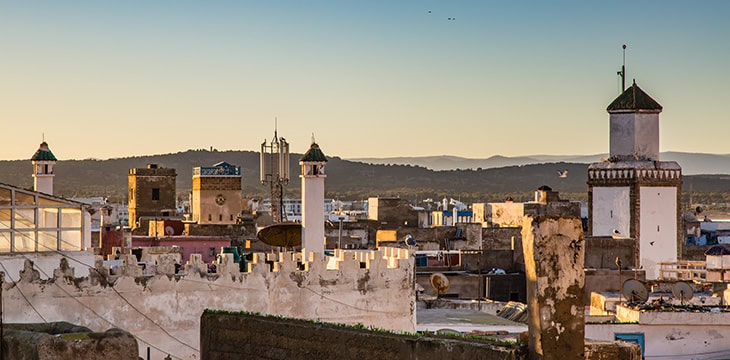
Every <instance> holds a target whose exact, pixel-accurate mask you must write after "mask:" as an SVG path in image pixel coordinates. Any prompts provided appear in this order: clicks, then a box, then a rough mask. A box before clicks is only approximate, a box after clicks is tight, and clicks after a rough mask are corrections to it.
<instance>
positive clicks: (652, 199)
mask: <svg viewBox="0 0 730 360" xmlns="http://www.w3.org/2000/svg"><path fill="white" fill-rule="evenodd" d="M639 193H640V197H641V200H640V201H641V210H640V215H639V216H640V219H641V225H640V229H639V233H640V234H641V238H640V244H639V246H640V247H639V249H640V251H639V252H640V254H639V258H640V264H641V266H643V267H644V270H646V278H647V279H650V280H654V279H657V278H659V265H658V263H659V262H662V261H668V262H675V261H677V188H676V187H673V186H671V187H670V186H642V187H641V189H640V191H639Z"/></svg>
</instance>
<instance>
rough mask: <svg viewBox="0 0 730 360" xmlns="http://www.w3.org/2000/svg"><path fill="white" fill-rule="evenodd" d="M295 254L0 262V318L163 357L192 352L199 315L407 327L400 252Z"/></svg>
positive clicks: (405, 271) (409, 297)
mask: <svg viewBox="0 0 730 360" xmlns="http://www.w3.org/2000/svg"><path fill="white" fill-rule="evenodd" d="M303 253H306V252H282V253H255V254H253V257H252V259H251V260H250V261H248V262H245V263H244V265H245V266H241V264H240V263H237V262H234V255H233V254H227V253H225V254H220V256H219V257H218V260H217V261H214V262H212V263H206V262H204V261H203V260H202V255H200V254H192V255H191V256H190V258H189V259H188V261H186V262H185V264H184V265H183V264H180V263H179V262H180V261H181V259H180V253H158V252H148V253H146V254H145V255H143V258H140V260H143V261H139V262H138V260H137V256H135V255H134V254H119V256H118V258H116V257H117V256H116V255H115V256H113V257H112V259H110V260H107V261H106V262H104V261H102V259H101V257H98V256H97V257H96V258H95V260H94V257H93V254H91V253H88V252H74V253H68V254H46V253H44V254H42V255H43V256H40V255H36V256H35V257H33V258H30V257H29V256H28V255H24V254H16V255H14V256H5V257H0V262H2V263H3V265H4V269H5V270H3V271H5V272H6V276H5V281H6V286H5V287H4V292H3V301H4V302H5V306H6V307H8V308H12V309H14V311H12V312H8V313H7V314H5V315H4V316H5V320H6V321H8V322H17V323H32V322H43V321H44V319H45V320H49V321H51V320H52V321H73V322H75V323H77V324H79V325H82V326H86V327H88V328H90V329H92V330H94V331H104V330H106V329H108V328H109V327H110V326H112V327H117V328H120V329H125V330H127V331H129V332H130V333H132V334H133V335H135V336H136V337H137V338H139V339H144V342H146V343H148V344H152V345H153V346H154V348H159V349H163V351H164V352H157V353H155V354H153V356H156V357H155V358H162V357H164V356H165V355H166V354H168V353H169V354H172V355H173V356H174V357H176V358H181V359H192V358H194V357H195V356H199V354H197V352H196V349H199V346H198V342H199V335H200V334H199V331H200V326H199V324H200V314H201V313H202V312H203V310H204V309H215V310H224V311H249V312H253V313H257V312H259V313H262V314H272V315H281V316H286V317H291V318H299V319H309V320H317V321H325V322H334V323H343V324H352V325H354V324H358V323H359V324H363V325H365V326H372V327H377V328H383V329H389V330H395V331H408V332H413V331H415V329H416V314H415V311H416V306H415V292H414V290H413V289H414V286H415V284H414V281H415V280H414V276H413V275H414V258H413V257H411V256H410V255H411V254H410V252H409V251H408V250H405V249H396V248H382V250H381V251H358V250H336V251H334V253H333V254H332V256H324V255H323V254H321V253H310V254H309V256H308V257H307V258H305V257H303V255H302V254H303ZM82 256H83V257H84V258H83V261H82V262H80V261H79V260H80V259H81V257H82ZM242 269H243V271H241V270H242ZM87 274H88V275H87ZM9 282H11V283H13V285H10V284H7V283H9ZM75 299H85V300H84V301H78V300H75ZM171 304H185V305H184V306H179V305H171ZM120 309H124V310H123V311H120ZM150 320H152V321H150ZM160 326H162V327H164V328H165V330H166V331H167V332H168V333H170V334H171V335H172V336H170V335H168V334H167V333H166V332H163V331H160ZM173 337H174V338H173ZM176 339H177V340H176ZM180 341H183V342H184V343H186V344H190V345H191V346H190V347H184V346H180ZM140 346H141V347H142V348H143V347H145V346H146V344H145V343H141V345H140Z"/></svg>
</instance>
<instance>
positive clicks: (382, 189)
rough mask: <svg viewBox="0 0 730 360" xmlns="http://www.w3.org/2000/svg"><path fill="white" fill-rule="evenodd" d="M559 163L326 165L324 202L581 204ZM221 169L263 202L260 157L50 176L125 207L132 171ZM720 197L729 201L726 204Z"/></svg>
mask: <svg viewBox="0 0 730 360" xmlns="http://www.w3.org/2000/svg"><path fill="white" fill-rule="evenodd" d="M672 156H675V158H676V159H685V160H681V161H682V162H680V164H682V165H683V166H684V167H685V173H687V170H686V169H687V168H692V167H693V166H695V167H698V166H699V165H698V164H693V163H692V162H693V161H700V160H698V159H700V158H698V157H697V156H705V157H702V159H713V160H714V161H715V163H716V164H718V165H716V168H718V169H721V171H722V172H727V169H730V159H728V157H727V156H725V155H700V154H683V153H667V154H666V156H665V157H664V158H669V159H671V158H672ZM682 156H685V157H684V158H683V157H682ZM693 156H694V157H693ZM300 157H301V154H292V155H291V159H290V163H291V169H290V172H291V181H290V183H289V185H288V186H287V187H286V189H285V196H287V197H298V196H299V191H300V182H299V171H300V170H299V165H298V161H299V158H300ZM594 157H599V156H598V155H595V156H594ZM437 158H443V157H437ZM559 158H560V157H555V158H553V157H548V158H547V159H545V160H558V161H551V162H543V163H534V164H522V165H506V166H505V165H504V164H505V163H506V161H507V160H505V159H510V158H504V157H502V158H501V159H496V160H494V161H495V162H492V164H497V162H496V161H504V162H502V163H501V164H502V166H494V167H491V168H487V167H482V169H479V170H477V169H475V168H473V166H472V168H471V169H468V168H469V166H467V164H471V163H468V162H463V163H462V165H461V167H462V169H464V170H441V171H435V170H431V169H427V168H426V167H425V166H416V165H410V164H409V165H383V164H366V163H362V162H356V161H350V160H343V159H341V158H339V157H330V158H329V159H330V161H329V163H328V165H327V180H326V186H325V187H326V191H327V194H326V196H327V197H331V198H341V199H347V200H360V199H366V198H367V197H369V196H400V197H404V198H407V199H412V200H414V201H418V200H422V199H426V198H433V199H439V198H442V197H454V198H461V199H462V201H465V202H479V201H501V200H504V198H506V197H507V196H511V197H513V198H514V199H515V200H517V201H525V200H530V199H532V193H533V192H534V190H535V189H537V188H538V187H540V186H542V185H548V186H550V187H552V188H553V189H554V190H557V191H560V192H561V193H564V194H569V195H566V196H567V197H568V198H571V199H576V200H585V197H586V196H587V195H586V189H587V185H586V180H587V179H586V170H587V167H588V162H587V161H586V162H580V163H579V162H561V161H559ZM454 159H459V158H454ZM522 159H525V158H522ZM540 159H541V157H540V156H535V157H533V161H537V162H539V161H541V160H540ZM687 159H688V160H687ZM693 159H694V160H693ZM465 160H470V159H465ZM220 161H226V162H229V163H231V164H234V165H239V166H241V167H242V170H243V193H244V196H257V197H265V196H268V189H267V188H265V187H264V186H262V185H261V184H260V183H259V155H258V153H257V152H253V151H207V150H188V151H185V152H180V153H175V154H164V155H150V156H138V157H128V158H118V159H109V160H92V159H89V160H64V161H59V163H58V164H57V166H56V168H55V169H56V180H55V192H56V194H57V195H60V196H64V197H89V196H107V197H109V198H111V199H112V200H114V201H126V194H127V181H128V180H127V174H128V172H129V169H130V168H138V167H145V166H146V165H147V164H149V163H155V164H158V165H159V166H162V167H166V168H174V169H176V171H177V188H178V196H180V197H186V196H187V195H186V194H187V193H188V192H189V191H190V188H191V182H192V169H193V167H196V166H210V165H212V164H215V163H217V162H220ZM453 161H456V160H453ZM525 161H526V160H525ZM677 161H680V160H677ZM724 164H726V165H724ZM31 170H32V169H31V164H30V161H29V160H15V161H0V182H2V183H6V184H11V185H15V186H19V187H23V188H31V187H32V185H33V179H32V177H31ZM557 170H568V177H567V178H560V177H558V174H557ZM689 188H691V189H692V192H693V194H694V195H695V199H696V200H697V199H699V200H702V201H705V200H706V199H709V200H713V199H715V200H714V201H717V202H730V175H695V176H685V178H684V189H685V192H687V191H688V189H689ZM702 194H705V195H702ZM726 194H727V196H726ZM703 196H704V197H703ZM685 197H687V195H686V194H685ZM725 197H727V198H728V199H727V200H726V199H724V198H725ZM709 200H708V201H709Z"/></svg>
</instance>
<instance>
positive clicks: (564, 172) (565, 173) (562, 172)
mask: <svg viewBox="0 0 730 360" xmlns="http://www.w3.org/2000/svg"><path fill="white" fill-rule="evenodd" d="M558 177H561V178H567V177H568V170H560V169H558Z"/></svg>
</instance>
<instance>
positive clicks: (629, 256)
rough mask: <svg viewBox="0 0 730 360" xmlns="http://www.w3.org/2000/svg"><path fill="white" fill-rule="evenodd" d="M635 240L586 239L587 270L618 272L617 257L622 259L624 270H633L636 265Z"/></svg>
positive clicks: (600, 237) (605, 237) (604, 237)
mask: <svg viewBox="0 0 730 360" xmlns="http://www.w3.org/2000/svg"><path fill="white" fill-rule="evenodd" d="M635 244H636V240H635V239H630V238H624V239H614V238H612V237H610V236H595V237H594V236H590V237H586V262H585V267H586V268H587V269H612V270H616V269H617V267H616V257H618V258H619V259H621V266H622V267H623V268H631V267H633V265H634V258H635V255H634V251H635Z"/></svg>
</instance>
